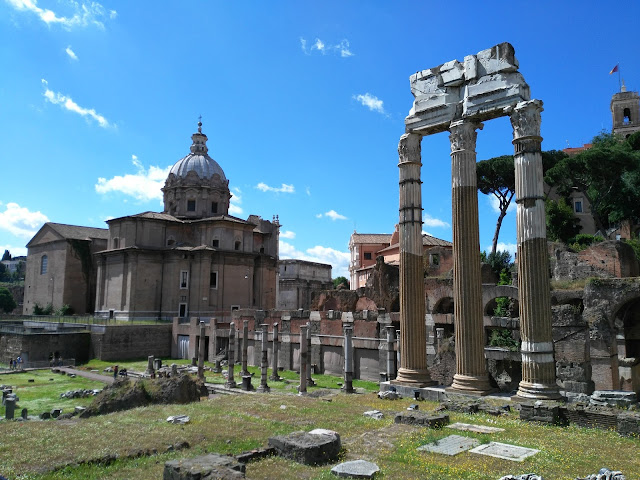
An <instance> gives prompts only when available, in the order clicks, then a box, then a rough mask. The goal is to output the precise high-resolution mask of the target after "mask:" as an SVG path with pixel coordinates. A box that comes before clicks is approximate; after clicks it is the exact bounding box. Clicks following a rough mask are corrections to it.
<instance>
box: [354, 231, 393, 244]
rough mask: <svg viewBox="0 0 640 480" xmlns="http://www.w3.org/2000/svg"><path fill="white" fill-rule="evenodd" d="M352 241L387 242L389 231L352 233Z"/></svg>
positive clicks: (389, 237)
mask: <svg viewBox="0 0 640 480" xmlns="http://www.w3.org/2000/svg"><path fill="white" fill-rule="evenodd" d="M351 241H352V242H353V243H389V242H390V241H391V234H390V233H353V234H351Z"/></svg>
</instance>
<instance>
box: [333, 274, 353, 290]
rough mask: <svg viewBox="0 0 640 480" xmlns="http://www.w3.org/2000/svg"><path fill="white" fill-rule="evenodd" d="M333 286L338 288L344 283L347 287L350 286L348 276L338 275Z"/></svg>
mask: <svg viewBox="0 0 640 480" xmlns="http://www.w3.org/2000/svg"><path fill="white" fill-rule="evenodd" d="M332 281H333V288H338V286H339V285H344V286H345V288H349V280H347V278H346V277H336V278H334V279H333V280H332Z"/></svg>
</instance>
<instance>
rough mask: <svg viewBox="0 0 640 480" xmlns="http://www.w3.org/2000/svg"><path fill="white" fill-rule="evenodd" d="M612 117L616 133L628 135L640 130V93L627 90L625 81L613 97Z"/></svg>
mask: <svg viewBox="0 0 640 480" xmlns="http://www.w3.org/2000/svg"><path fill="white" fill-rule="evenodd" d="M611 118H612V120H613V133H614V134H616V135H622V136H623V137H628V136H629V135H631V134H632V133H634V132H637V131H639V130H640V95H638V92H627V87H625V85H624V82H622V87H621V88H620V92H618V93H614V94H613V97H611Z"/></svg>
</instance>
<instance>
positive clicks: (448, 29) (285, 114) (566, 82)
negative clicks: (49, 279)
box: [0, 0, 640, 277]
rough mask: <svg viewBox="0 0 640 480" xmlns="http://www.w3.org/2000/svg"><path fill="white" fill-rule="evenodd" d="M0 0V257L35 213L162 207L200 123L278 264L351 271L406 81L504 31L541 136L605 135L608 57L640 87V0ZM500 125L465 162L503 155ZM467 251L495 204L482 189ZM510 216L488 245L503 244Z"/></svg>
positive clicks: (436, 204) (432, 175)
mask: <svg viewBox="0 0 640 480" xmlns="http://www.w3.org/2000/svg"><path fill="white" fill-rule="evenodd" d="M532 3H533V2H518V1H515V2H514V1H511V2H490V3H485V2H466V1H460V2H455V3H451V2H405V1H394V2H382V1H380V2H344V1H340V2H338V1H336V2H313V3H311V2H300V1H280V2H275V1H274V2H257V1H256V2H213V1H210V2H209V1H207V2H205V1H201V2H195V1H185V2H171V3H170V2H150V1H142V0H140V1H135V2H113V1H107V0H100V3H98V2H90V3H83V2H82V1H78V2H75V1H73V2H72V1H69V0H57V1H53V0H51V1H45V0H0V72H2V74H1V75H0V145H1V149H0V158H1V161H0V166H1V170H0V172H1V174H0V175H1V177H0V178H1V179H2V181H1V185H2V186H1V187H0V250H1V251H4V249H5V248H8V249H10V250H11V252H12V253H13V254H14V255H19V254H25V253H26V248H25V245H26V243H27V242H28V241H29V239H30V238H31V236H32V235H33V234H34V233H35V232H36V231H37V230H38V228H40V226H41V225H42V223H43V222H45V221H53V222H59V223H67V224H74V225H87V226H94V227H106V224H105V223H104V221H105V220H106V219H109V218H113V217H119V216H124V215H130V214H135V213H139V212H143V211H147V210H152V211H161V210H162V203H161V200H162V197H161V192H160V187H161V186H162V185H163V183H164V180H165V178H166V175H167V172H168V169H169V168H170V167H171V165H173V164H174V163H175V162H176V161H178V160H179V159H180V158H182V157H183V156H184V155H186V154H187V153H188V152H189V146H190V144H191V140H190V136H191V134H192V133H193V132H195V130H196V128H197V127H196V123H197V120H198V116H199V115H202V122H203V132H204V133H206V134H207V136H208V137H209V141H208V146H209V153H210V154H211V156H212V157H213V158H215V159H216V161H217V162H218V163H219V164H220V165H221V167H222V168H223V169H224V171H225V174H226V176H227V178H229V179H230V187H231V190H232V193H233V195H234V197H233V199H232V213H233V214H234V215H237V216H239V217H241V218H247V217H248V216H249V215H250V214H255V215H260V216H262V217H263V218H266V219H271V218H272V216H273V215H279V217H280V222H281V224H282V235H281V245H280V252H281V257H282V258H306V259H310V260H315V261H321V262H327V263H331V264H332V265H333V266H334V271H333V275H334V277H335V276H338V275H345V276H348V275H347V266H348V241H349V236H350V235H351V233H352V232H353V231H354V229H355V230H357V231H358V232H360V233H385V232H386V233H391V232H392V231H393V228H394V225H395V223H396V222H397V219H398V167H397V162H398V154H397V144H398V140H399V137H400V135H401V134H402V133H403V132H404V123H403V122H404V117H405V116H406V115H407V113H408V112H409V109H410V108H411V105H412V100H413V97H412V95H411V92H410V89H409V76H410V75H411V74H412V73H415V72H416V71H418V70H423V69H426V68H430V67H433V66H437V65H440V64H441V63H444V62H446V61H449V60H452V59H458V60H462V59H463V57H464V56H465V55H469V54H474V53H477V52H478V51H480V50H483V49H486V48H489V47H491V46H493V45H495V44H497V43H500V42H504V41H507V42H510V43H511V44H512V45H513V46H514V47H515V50H516V57H517V58H518V60H519V62H520V71H521V73H522V74H523V75H524V78H525V79H526V81H527V83H529V85H530V87H531V95H532V97H533V98H537V99H541V100H542V101H543V102H544V108H545V110H544V112H543V114H542V136H543V137H544V141H543V144H542V148H543V149H545V150H550V149H562V148H565V147H566V146H568V145H569V146H572V147H575V146H580V145H582V144H583V143H587V142H589V140H590V139H591V138H592V137H593V136H594V135H596V134H597V133H598V132H600V131H601V130H603V129H604V130H607V131H608V130H610V129H611V115H610V111H609V102H610V99H611V95H612V94H613V93H615V92H616V91H617V90H618V78H617V75H616V74H614V75H609V71H610V70H611V69H612V68H613V67H614V66H615V65H616V64H618V63H619V64H620V70H621V73H622V77H623V78H624V80H625V82H626V85H627V87H628V89H629V90H638V89H640V65H639V64H638V63H637V59H638V47H639V45H638V41H637V40H636V39H635V35H634V32H635V31H636V30H637V28H636V27H637V25H636V23H637V19H638V18H640V3H638V2H625V3H624V4H620V5H617V6H615V7H613V6H612V5H611V4H608V3H606V2H600V1H583V2H557V1H556V2H547V1H541V2H535V5H533V4H532ZM511 138H512V135H511V126H510V124H509V121H508V119H506V118H502V119H497V120H492V121H490V122H487V123H485V127H484V130H483V131H481V132H479V134H478V145H477V152H478V160H481V159H486V158H490V157H492V156H496V155H503V154H510V153H512V150H513V147H512V145H511ZM422 155H423V170H422V179H423V182H424V183H423V207H424V215H425V217H424V220H425V224H424V230H425V231H426V232H428V233H430V234H432V235H434V236H437V237H440V238H444V239H447V240H450V239H451V226H450V224H451V168H450V157H449V141H448V137H447V135H446V134H439V135H436V136H432V137H427V138H425V139H424V140H423V143H422ZM478 200H479V209H480V246H481V248H482V249H489V248H490V245H491V240H492V237H493V232H494V228H495V222H496V220H497V211H496V210H495V209H494V207H493V206H492V204H491V201H490V199H489V197H486V196H484V195H480V196H479V199H478ZM515 235H516V234H515V213H514V212H511V213H509V214H508V215H507V217H506V219H505V222H504V224H503V227H502V231H501V235H500V242H501V244H503V248H509V249H513V248H514V246H515Z"/></svg>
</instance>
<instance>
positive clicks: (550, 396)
mask: <svg viewBox="0 0 640 480" xmlns="http://www.w3.org/2000/svg"><path fill="white" fill-rule="evenodd" d="M511 399H512V400H513V401H516V402H517V401H519V400H562V399H563V397H562V395H560V391H559V389H558V386H557V385H546V384H543V383H529V382H520V385H519V386H518V391H517V392H516V394H515V395H514V396H513V397H511Z"/></svg>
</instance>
